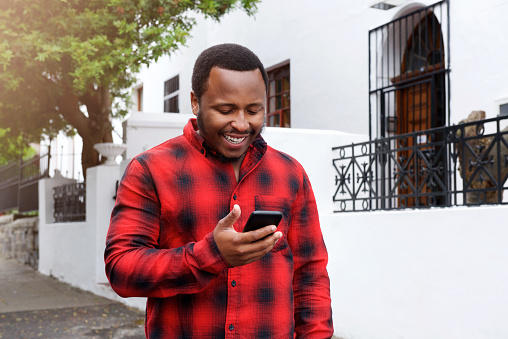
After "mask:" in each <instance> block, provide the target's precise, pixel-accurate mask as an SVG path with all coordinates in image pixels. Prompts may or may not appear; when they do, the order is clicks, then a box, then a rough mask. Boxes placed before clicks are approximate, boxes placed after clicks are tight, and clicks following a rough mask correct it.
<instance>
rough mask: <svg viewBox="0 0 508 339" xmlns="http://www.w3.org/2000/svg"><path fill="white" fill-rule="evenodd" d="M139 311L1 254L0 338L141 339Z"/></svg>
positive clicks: (141, 322) (141, 326)
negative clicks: (48, 275) (44, 273)
mask: <svg viewBox="0 0 508 339" xmlns="http://www.w3.org/2000/svg"><path fill="white" fill-rule="evenodd" d="M144 337H145V336H144V314H143V312H140V311H139V310H135V309H131V308H128V307H127V306H125V305H123V304H121V303H118V302H115V301H111V300H108V299H105V298H102V297H99V296H96V295H94V294H92V293H89V292H85V291H82V290H80V289H77V288H74V287H71V286H70V285H68V284H65V283H62V282H59V281H58V280H56V279H54V278H51V277H46V276H44V275H42V274H40V273H39V272H37V271H34V270H33V269H32V268H30V267H28V266H25V265H22V264H20V263H18V262H17V261H15V260H8V259H5V258H4V257H2V256H1V255H0V338H1V339H11V338H12V339H18V338H51V339H53V338H54V339H58V338H61V339H64V338H65V339H67V338H68V339H76V338H87V339H93V338H96V339H102V338H131V339H138V338H144Z"/></svg>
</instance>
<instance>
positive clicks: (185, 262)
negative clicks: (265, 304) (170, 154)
mask: <svg viewBox="0 0 508 339" xmlns="http://www.w3.org/2000/svg"><path fill="white" fill-rule="evenodd" d="M160 214H161V205H160V202H159V198H158V195H157V192H156V188H155V184H154V181H153V179H152V176H151V175H150V173H149V171H148V170H147V169H146V168H145V166H143V165H142V164H141V163H139V162H138V161H137V160H136V159H134V160H133V161H131V163H130V164H129V166H128V167H127V169H126V171H125V174H124V176H123V178H122V180H121V183H120V185H119V188H118V193H117V200H116V204H115V207H114V209H113V212H112V215H111V222H110V225H109V230H108V235H107V238H106V250H105V253H104V258H105V263H106V275H107V277H108V279H109V282H110V284H111V287H112V288H113V289H114V290H115V292H116V293H118V295H120V296H122V297H156V298H167V297H171V296H174V295H177V294H191V293H198V292H200V291H202V290H203V289H205V288H206V287H207V286H208V285H209V284H210V282H212V281H213V279H215V278H216V277H217V276H218V275H219V274H220V273H221V272H222V271H223V270H225V269H227V268H228V265H227V263H226V261H225V260H224V259H223V257H222V255H221V254H220V251H219V249H218V247H217V245H216V243H215V241H214V238H213V234H212V233H209V234H208V235H206V236H205V237H204V238H203V239H202V240H200V241H197V242H192V243H188V244H186V245H185V246H182V247H178V248H171V249H160V248H158V238H159V231H160V229H159V220H160Z"/></svg>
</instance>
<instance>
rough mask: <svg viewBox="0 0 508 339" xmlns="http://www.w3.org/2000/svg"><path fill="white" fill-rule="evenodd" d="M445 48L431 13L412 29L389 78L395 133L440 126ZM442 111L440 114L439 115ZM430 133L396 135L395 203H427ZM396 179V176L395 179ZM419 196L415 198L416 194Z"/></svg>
mask: <svg viewBox="0 0 508 339" xmlns="http://www.w3.org/2000/svg"><path fill="white" fill-rule="evenodd" d="M443 58H444V48H443V43H442V36H441V29H440V25H439V23H438V22H437V19H436V18H435V16H434V15H433V14H432V13H429V14H428V15H427V16H425V17H424V18H423V19H422V20H421V21H420V22H419V23H418V24H417V25H416V26H415V28H414V29H413V32H412V34H411V35H410V38H409V39H408V42H407V45H406V49H405V51H404V57H403V62H402V65H401V75H400V76H398V77H396V78H394V79H392V82H393V83H394V84H395V85H396V86H397V88H398V89H397V91H396V118H397V134H398V135H401V134H406V133H413V132H419V131H426V130H429V129H432V128H435V127H439V126H442V125H443V123H444V117H443V116H444V109H443V108H444V107H440V105H441V106H442V104H440V103H439V102H441V101H442V92H443V89H442V88H441V86H444V82H442V81H440V79H441V78H442V73H441V71H442V70H443V69H444V59H443ZM442 115H443V116H442ZM431 137H432V134H430V133H429V134H425V133H424V134H420V135H417V136H408V137H404V138H402V137H401V138H400V139H398V144H397V148H399V149H400V151H399V152H398V154H397V164H395V165H396V166H395V171H396V177H397V176H398V177H397V179H398V182H397V185H398V203H399V206H401V207H413V206H417V205H419V206H426V205H429V194H430V193H431V192H432V187H430V186H429V182H428V176H426V172H425V171H426V168H427V167H429V162H431V161H432V159H431V157H432V154H436V150H435V149H434V146H431V145H430V143H431V142H432V141H434V140H430V139H431ZM397 179H396V180H397ZM417 196H418V198H417Z"/></svg>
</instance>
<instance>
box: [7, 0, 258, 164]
mask: <svg viewBox="0 0 508 339" xmlns="http://www.w3.org/2000/svg"><path fill="white" fill-rule="evenodd" d="M257 2H259V0H1V1H0V32H2V37H1V40H0V127H2V128H8V130H9V133H8V134H9V135H10V137H11V138H12V139H13V140H19V138H20V137H21V139H22V140H23V141H24V142H38V141H39V140H40V138H41V136H50V137H51V136H55V134H57V133H58V132H59V131H65V132H67V133H73V132H77V133H78V134H79V135H80V136H81V137H82V139H83V150H82V166H83V173H86V169H87V168H89V167H91V166H95V165H97V164H98V163H99V155H98V153H97V152H96V151H95V149H94V148H93V145H94V144H96V143H99V142H111V141H112V124H111V118H118V117H122V116H124V115H125V114H126V113H127V112H126V110H125V109H122V107H127V105H125V103H126V102H128V100H129V97H130V96H129V88H130V87H131V86H132V85H133V83H134V81H135V75H136V73H137V72H138V71H139V69H140V67H141V66H142V65H149V64H150V63H151V62H153V61H157V59H158V58H160V57H161V56H162V55H164V54H170V53H172V52H174V51H175V50H177V49H178V48H179V47H181V46H182V45H184V44H185V41H186V39H187V38H188V36H189V32H190V30H191V29H192V27H193V25H194V24H195V19H194V18H193V17H192V12H197V13H201V14H203V15H205V16H206V17H209V18H213V19H215V20H219V19H220V18H221V17H222V16H223V15H224V14H226V13H228V12H229V11H231V10H233V9H236V8H241V9H243V10H245V11H246V12H247V13H248V14H249V15H251V14H252V13H253V12H254V11H255V10H256V4H257ZM122 103H123V104H122Z"/></svg>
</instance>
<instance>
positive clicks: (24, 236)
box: [0, 215, 39, 269]
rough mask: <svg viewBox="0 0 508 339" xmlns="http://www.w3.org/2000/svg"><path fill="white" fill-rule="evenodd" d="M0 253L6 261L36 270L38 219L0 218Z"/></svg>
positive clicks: (37, 263)
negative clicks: (13, 260)
mask: <svg viewBox="0 0 508 339" xmlns="http://www.w3.org/2000/svg"><path fill="white" fill-rule="evenodd" d="M0 253H2V255H3V256H4V257H6V258H8V259H11V258H12V259H16V260H18V261H19V262H21V263H23V264H26V265H29V266H31V267H33V268H34V269H37V267H38V265H39V218H38V217H29V218H19V219H16V220H15V218H14V216H13V215H5V216H0Z"/></svg>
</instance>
